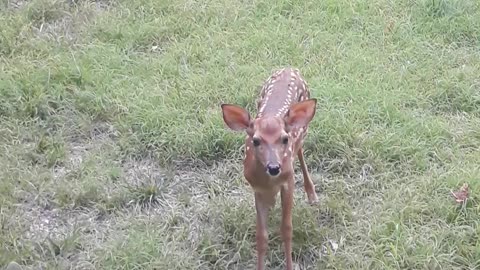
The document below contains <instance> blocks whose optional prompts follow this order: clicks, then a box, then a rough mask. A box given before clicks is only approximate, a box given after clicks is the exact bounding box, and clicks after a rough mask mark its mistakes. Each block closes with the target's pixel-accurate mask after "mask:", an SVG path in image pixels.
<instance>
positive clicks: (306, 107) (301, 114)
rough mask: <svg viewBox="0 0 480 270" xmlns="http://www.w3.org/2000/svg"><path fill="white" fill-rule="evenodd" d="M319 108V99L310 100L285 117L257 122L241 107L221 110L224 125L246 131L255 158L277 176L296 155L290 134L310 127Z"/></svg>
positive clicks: (259, 119)
mask: <svg viewBox="0 0 480 270" xmlns="http://www.w3.org/2000/svg"><path fill="white" fill-rule="evenodd" d="M316 105H317V100H316V99H314V98H313V99H308V100H305V101H302V102H299V103H295V104H293V105H292V106H290V108H289V110H288V112H287V113H286V114H285V116H284V117H280V116H263V117H260V118H257V119H251V117H250V113H249V112H248V111H247V110H245V109H244V108H242V107H240V106H238V105H233V104H222V106H221V107H222V113H223V120H224V122H225V124H227V126H228V127H229V128H230V129H232V130H234V131H245V132H246V133H247V135H248V136H249V138H250V140H251V145H252V147H253V149H252V151H253V153H254V156H255V159H256V160H257V161H258V162H259V163H260V164H262V165H263V166H264V167H265V170H266V172H267V173H268V174H269V175H270V176H278V175H279V174H280V172H281V169H282V163H283V162H282V161H284V160H290V158H291V156H292V155H293V153H292V149H293V143H294V142H293V141H292V140H291V134H290V133H289V131H290V130H291V129H292V128H301V127H305V126H308V124H309V123H310V121H311V120H312V118H313V116H314V115H315V107H316ZM247 147H248V144H247ZM247 151H248V148H247Z"/></svg>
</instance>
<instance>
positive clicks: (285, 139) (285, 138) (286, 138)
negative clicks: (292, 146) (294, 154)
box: [282, 136, 288, 144]
mask: <svg viewBox="0 0 480 270" xmlns="http://www.w3.org/2000/svg"><path fill="white" fill-rule="evenodd" d="M282 143H283V144H287V143H288V136H285V137H283V138H282Z"/></svg>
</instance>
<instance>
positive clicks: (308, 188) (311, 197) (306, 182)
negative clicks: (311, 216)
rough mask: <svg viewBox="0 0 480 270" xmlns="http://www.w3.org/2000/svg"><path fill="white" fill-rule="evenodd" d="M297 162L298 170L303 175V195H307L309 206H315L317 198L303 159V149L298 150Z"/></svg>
mask: <svg viewBox="0 0 480 270" xmlns="http://www.w3.org/2000/svg"><path fill="white" fill-rule="evenodd" d="M298 161H300V168H301V169H302V173H303V187H304V188H305V193H307V197H308V202H309V203H310V204H315V203H317V202H318V197H317V193H316V192H315V185H314V184H313V182H312V179H311V178H310V174H309V173H308V169H307V164H305V159H304V158H303V148H300V149H299V150H298Z"/></svg>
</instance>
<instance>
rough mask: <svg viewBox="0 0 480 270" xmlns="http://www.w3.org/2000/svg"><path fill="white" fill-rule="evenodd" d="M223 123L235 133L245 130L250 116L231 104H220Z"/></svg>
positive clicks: (245, 111)
mask: <svg viewBox="0 0 480 270" xmlns="http://www.w3.org/2000/svg"><path fill="white" fill-rule="evenodd" d="M222 113H223V121H224V122H225V124H227V126H228V127H229V128H230V129H232V130H235V131H242V130H247V128H248V127H249V125H250V114H249V113H248V112H247V110H245V109H244V108H242V107H240V106H238V105H233V104H222Z"/></svg>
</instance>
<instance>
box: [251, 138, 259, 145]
mask: <svg viewBox="0 0 480 270" xmlns="http://www.w3.org/2000/svg"><path fill="white" fill-rule="evenodd" d="M252 141H253V146H259V145H260V139H259V138H253V140H252Z"/></svg>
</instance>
